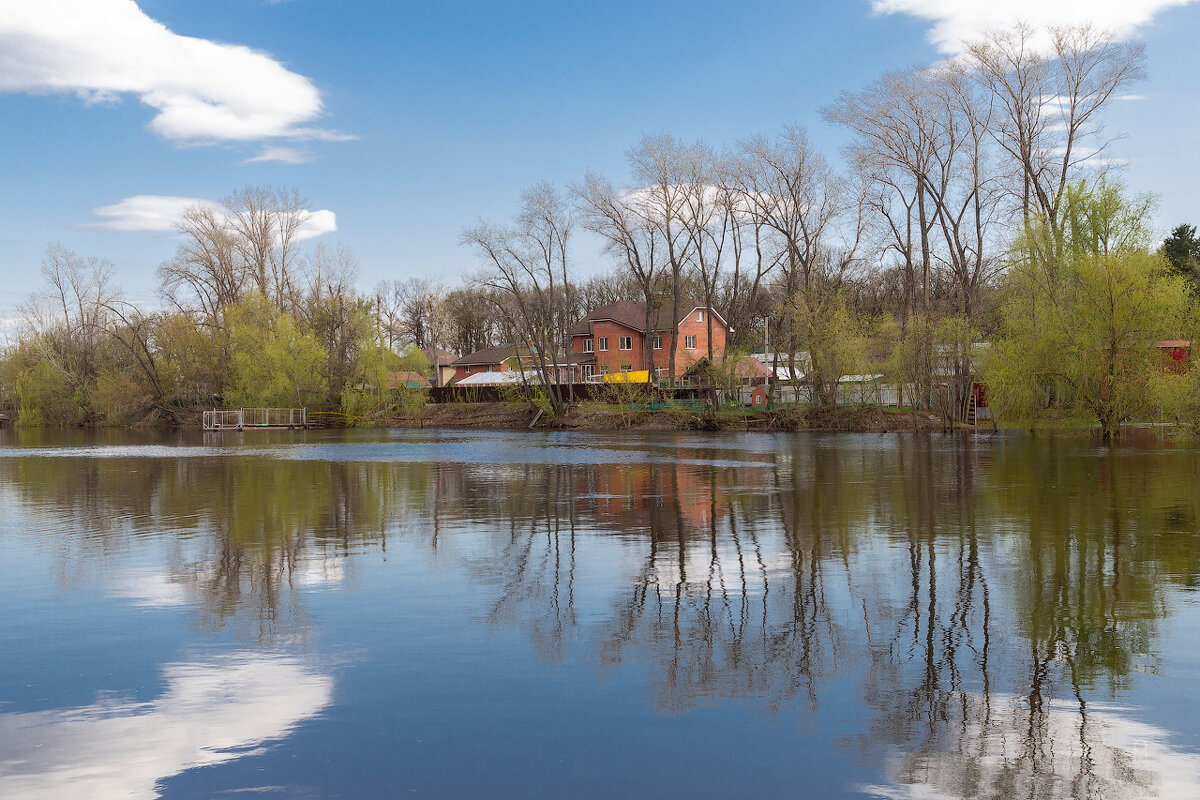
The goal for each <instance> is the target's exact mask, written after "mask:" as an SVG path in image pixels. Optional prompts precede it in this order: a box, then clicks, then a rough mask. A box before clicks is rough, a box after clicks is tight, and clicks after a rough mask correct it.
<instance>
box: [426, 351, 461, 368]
mask: <svg viewBox="0 0 1200 800" xmlns="http://www.w3.org/2000/svg"><path fill="white" fill-rule="evenodd" d="M421 355H423V356H425V360H426V361H428V362H429V366H431V367H432V366H434V365H436V364H442V365H443V366H444V365H446V364H449V363H450V362H451V361H453V360H454V359H456V358H458V355H457V354H456V353H451V352H450V351H449V350H443V349H442V348H440V347H426V348H425V349H424V350H422V351H421Z"/></svg>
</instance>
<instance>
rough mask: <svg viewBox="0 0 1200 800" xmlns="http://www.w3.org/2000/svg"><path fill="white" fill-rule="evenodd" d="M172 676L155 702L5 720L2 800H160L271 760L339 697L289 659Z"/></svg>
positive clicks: (265, 658) (249, 657)
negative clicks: (182, 778) (217, 774)
mask: <svg viewBox="0 0 1200 800" xmlns="http://www.w3.org/2000/svg"><path fill="white" fill-rule="evenodd" d="M164 673H165V677H166V690H165V691H164V693H163V694H162V696H161V697H159V698H158V699H157V700H153V701H150V702H145V703H139V702H136V701H132V700H130V701H115V700H112V699H103V700H101V701H100V702H97V703H96V704H94V705H91V706H86V707H83V708H72V709H59V710H53V711H37V712H32V713H6V714H0V797H5V798H13V799H14V800H15V798H34V797H127V798H152V797H157V796H158V791H157V788H156V787H157V784H158V783H159V782H160V781H161V780H163V779H165V778H168V777H170V776H172V775H177V774H179V773H180V772H183V771H184V770H187V769H192V768H195V767H203V766H213V765H216V764H222V763H225V762H228V761H233V760H235V759H238V758H242V757H244V756H248V755H254V754H255V753H258V752H261V751H262V749H263V748H264V747H265V746H266V745H267V744H268V743H270V742H272V741H277V740H279V739H281V738H283V737H285V736H287V735H288V734H290V733H291V731H292V730H293V729H294V728H295V727H296V726H297V725H299V724H300V723H301V722H303V721H304V720H306V719H309V718H311V717H313V716H315V715H316V714H318V713H319V712H320V711H321V710H322V709H324V708H325V707H326V706H328V705H329V703H330V702H331V701H332V699H333V679H332V678H330V677H329V676H328V675H322V674H320V673H317V672H315V671H313V670H312V669H311V668H310V667H308V666H306V665H305V664H303V663H301V662H300V661H298V660H296V659H293V658H287V657H283V656H271V655H264V654H261V653H250V654H243V655H241V656H233V657H228V658H222V659H220V660H216V661H209V662H192V663H183V664H172V665H169V666H167V667H166V668H165V669H164Z"/></svg>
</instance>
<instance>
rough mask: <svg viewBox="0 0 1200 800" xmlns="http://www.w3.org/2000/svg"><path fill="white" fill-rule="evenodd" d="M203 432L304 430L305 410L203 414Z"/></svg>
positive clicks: (208, 412)
mask: <svg viewBox="0 0 1200 800" xmlns="http://www.w3.org/2000/svg"><path fill="white" fill-rule="evenodd" d="M203 426H204V430H206V431H219V430H225V429H230V428H232V429H234V430H242V429H243V428H306V427H308V409H306V408H239V409H236V410H233V411H218V410H216V409H213V410H212V411H205V412H204V420H203Z"/></svg>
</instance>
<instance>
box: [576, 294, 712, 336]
mask: <svg viewBox="0 0 1200 800" xmlns="http://www.w3.org/2000/svg"><path fill="white" fill-rule="evenodd" d="M679 308H680V309H681V310H682V309H686V310H685V311H683V313H682V314H681V315H680V317H679V319H680V321H681V322H682V321H683V320H684V319H685V318H686V317H687V315H688V314H690V313H692V312H693V311H695V310H696V309H697V308H704V309H707V308H708V307H707V306H702V305H697V304H696V303H693V302H691V301H688V302H686V303H681V304H680V305H679ZM712 314H713V316H714V317H716V318H717V319H719V320H720V321H721V324H722V325H724V324H725V318H724V317H722V316H721V315H720V314H719V313H717V312H716V311H713V312H712ZM602 320H612V321H613V322H616V323H617V324H619V325H624V326H625V327H626V328H632V329H633V330H635V331H638V332H639V333H645V332H646V304H645V303H637V302H634V301H632V300H622V301H621V302H619V303H609V304H608V305H606V306H600V307H599V308H597V309H594V310H593V311H589V312H588V314H587V316H585V317H584V318H583V319H581V320H579V322H577V323H575V327H573V328H571V335H572V336H587V335H588V334H590V333H591V332H592V323H593V322H600V321H602ZM650 327H651V328H652V329H653V330H656V331H670V330H674V329H675V325H674V324H673V322H672V319H671V306H670V305H669V304H664V305H662V306H659V307H658V308H656V309H655V310H654V313H653V314H652V315H651V319H650Z"/></svg>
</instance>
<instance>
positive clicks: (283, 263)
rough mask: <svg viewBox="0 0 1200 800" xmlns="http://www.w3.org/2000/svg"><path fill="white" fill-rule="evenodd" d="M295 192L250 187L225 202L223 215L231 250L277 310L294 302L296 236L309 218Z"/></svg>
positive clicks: (291, 190) (296, 191)
mask: <svg viewBox="0 0 1200 800" xmlns="http://www.w3.org/2000/svg"><path fill="white" fill-rule="evenodd" d="M306 202H307V201H305V199H304V198H303V197H301V196H300V192H299V191H298V190H297V189H295V188H292V189H272V188H269V187H264V186H250V187H247V188H245V189H242V190H240V191H237V192H234V193H233V194H232V195H230V196H229V197H227V198H225V201H224V205H225V215H226V218H227V224H228V226H229V228H230V229H231V230H232V231H233V233H235V234H236V237H235V239H234V241H235V247H236V248H237V251H238V254H239V255H240V256H241V258H242V261H243V262H244V264H245V266H246V271H247V273H248V274H249V276H250V278H251V280H252V281H253V282H254V285H255V287H256V288H257V289H258V291H259V292H261V293H262V295H263V297H266V298H267V299H269V300H270V301H271V302H273V303H275V305H277V306H278V307H279V308H280V309H283V310H289V309H291V308H292V307H293V306H294V305H295V302H296V299H297V294H298V290H299V287H298V286H297V285H296V275H295V274H294V265H295V261H296V257H297V255H296V246H297V244H298V242H297V234H298V233H299V231H300V228H301V226H302V225H303V224H304V222H305V221H306V220H307V219H308V218H309V216H310V215H309V212H308V211H306V210H305V209H304V206H305V205H306Z"/></svg>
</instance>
